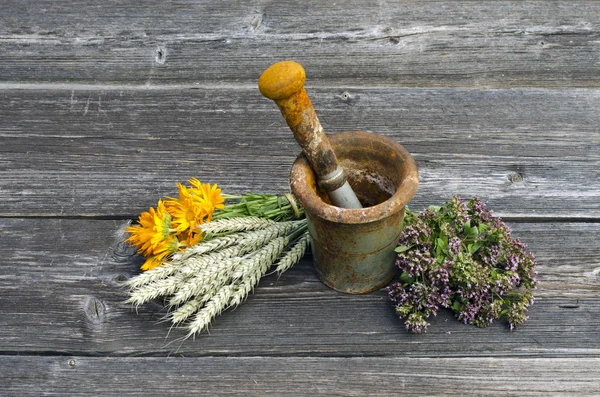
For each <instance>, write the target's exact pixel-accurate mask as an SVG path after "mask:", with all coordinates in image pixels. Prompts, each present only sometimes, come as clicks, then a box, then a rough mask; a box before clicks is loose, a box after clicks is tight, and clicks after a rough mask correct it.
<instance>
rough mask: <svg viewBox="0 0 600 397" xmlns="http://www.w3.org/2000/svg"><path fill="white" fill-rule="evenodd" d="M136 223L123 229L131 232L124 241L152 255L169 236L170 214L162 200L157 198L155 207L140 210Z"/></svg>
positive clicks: (145, 253) (142, 252)
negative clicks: (143, 210) (144, 210)
mask: <svg viewBox="0 0 600 397" xmlns="http://www.w3.org/2000/svg"><path fill="white" fill-rule="evenodd" d="M138 223H139V225H135V226H128V227H127V228H126V229H125V232H127V233H130V234H131V236H129V238H128V239H127V240H126V241H128V242H130V243H131V244H133V245H134V246H136V247H138V252H139V253H140V254H144V255H145V256H148V255H152V253H153V252H154V250H155V249H156V248H157V247H158V246H159V245H160V244H161V243H163V242H164V241H166V240H167V238H168V237H169V233H170V226H171V215H170V214H169V213H168V212H167V210H166V208H165V205H164V203H163V202H162V200H158V205H157V207H156V209H154V208H152V207H151V208H150V210H149V211H148V212H142V213H141V214H140V217H139V218H138Z"/></svg>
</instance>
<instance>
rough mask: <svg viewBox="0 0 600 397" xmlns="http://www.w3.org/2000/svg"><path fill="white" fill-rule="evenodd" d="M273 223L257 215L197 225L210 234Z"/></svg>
mask: <svg viewBox="0 0 600 397" xmlns="http://www.w3.org/2000/svg"><path fill="white" fill-rule="evenodd" d="M274 223H276V222H275V221H272V220H270V219H264V218H259V217H257V216H244V217H240V218H229V219H220V220H217V221H212V222H207V223H203V224H202V225H200V226H198V229H200V231H201V232H202V233H203V234H204V235H207V234H209V235H210V234H217V233H231V232H241V231H248V230H258V229H264V228H266V227H268V226H270V225H273V224H274Z"/></svg>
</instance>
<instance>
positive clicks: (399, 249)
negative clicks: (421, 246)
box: [394, 245, 411, 252]
mask: <svg viewBox="0 0 600 397" xmlns="http://www.w3.org/2000/svg"><path fill="white" fill-rule="evenodd" d="M410 248H411V247H409V246H407V245H400V246H398V247H396V249H395V250H394V251H395V252H406V251H408V250H409V249H410Z"/></svg>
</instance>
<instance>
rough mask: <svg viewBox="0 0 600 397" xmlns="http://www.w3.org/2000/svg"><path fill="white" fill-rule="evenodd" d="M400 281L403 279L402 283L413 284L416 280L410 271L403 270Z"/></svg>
mask: <svg viewBox="0 0 600 397" xmlns="http://www.w3.org/2000/svg"><path fill="white" fill-rule="evenodd" d="M400 281H402V283H403V284H404V285H406V284H412V283H414V282H415V278H414V277H412V276H410V275H409V274H408V273H406V272H402V274H401V275H400Z"/></svg>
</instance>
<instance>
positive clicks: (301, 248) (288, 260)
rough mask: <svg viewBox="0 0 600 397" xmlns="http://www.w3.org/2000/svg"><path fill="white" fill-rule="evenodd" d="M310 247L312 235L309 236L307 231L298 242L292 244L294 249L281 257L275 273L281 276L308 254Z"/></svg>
mask: <svg viewBox="0 0 600 397" xmlns="http://www.w3.org/2000/svg"><path fill="white" fill-rule="evenodd" d="M309 245H310V235H309V234H308V231H305V232H304V234H303V235H302V236H301V237H300V238H299V239H298V240H296V241H295V242H294V243H292V247H291V248H290V249H289V250H288V251H287V252H286V253H285V254H284V255H283V256H282V257H281V259H279V261H278V262H277V263H276V266H277V268H276V269H275V271H276V272H277V273H279V275H281V273H283V272H285V271H286V270H288V269H290V268H291V267H292V266H294V265H295V264H296V263H298V262H299V261H300V259H302V257H303V256H304V254H305V253H306V250H307V249H308V247H309Z"/></svg>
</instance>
